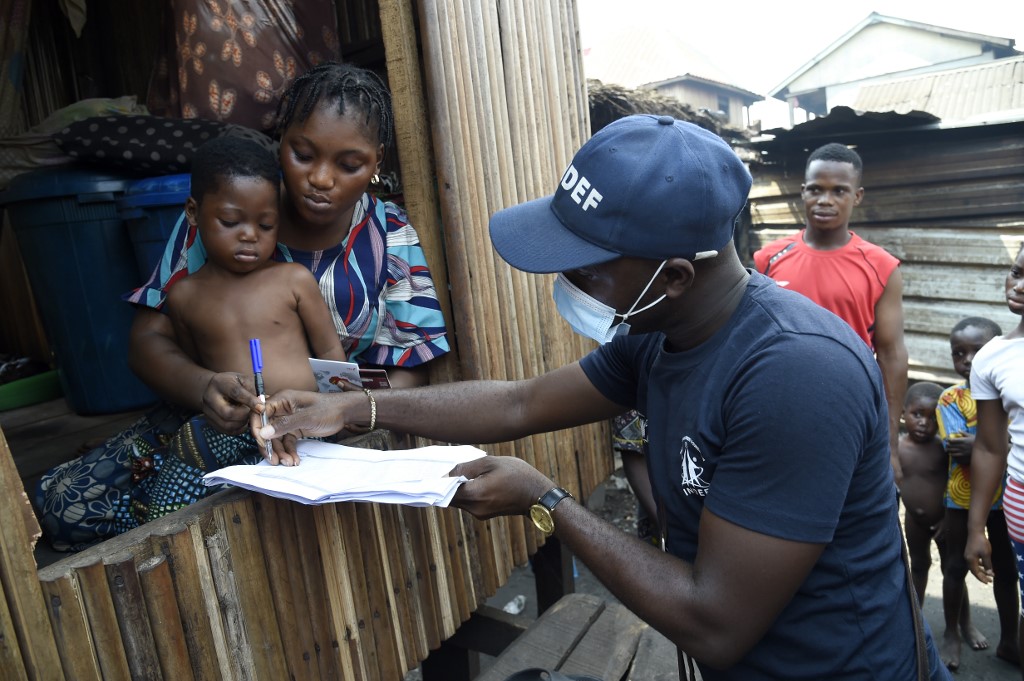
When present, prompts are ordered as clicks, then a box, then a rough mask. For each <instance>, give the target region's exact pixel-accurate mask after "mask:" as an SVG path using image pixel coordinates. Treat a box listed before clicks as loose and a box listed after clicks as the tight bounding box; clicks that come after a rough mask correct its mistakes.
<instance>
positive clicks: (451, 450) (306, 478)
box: [203, 440, 486, 506]
mask: <svg viewBox="0 0 1024 681" xmlns="http://www.w3.org/2000/svg"><path fill="white" fill-rule="evenodd" d="M297 449H298V452H299V462H300V463H299V465H298V466H271V465H269V464H268V463H267V462H265V461H262V462H260V463H258V464H256V465H254V466H248V465H243V466H228V467H227V468H221V469H220V470H217V471H213V472H212V473H207V474H206V475H205V476H204V477H203V482H205V483H206V485H207V486H211V485H220V484H229V485H234V486H236V487H243V488H245V489H249V490H253V491H254V492H261V493H263V494H268V495H270V496H272V497H280V498H281V499H291V500H292V501H298V502H300V503H303V504H327V503H332V502H335V501H376V502H379V503H382V504H405V505H407V506H447V505H448V504H449V502H451V500H452V497H453V496H455V491H456V490H457V489H458V487H459V485H461V484H462V483H463V482H465V481H466V478H465V477H461V476H460V477H457V478H449V477H446V476H447V475H448V472H449V471H451V469H452V468H454V467H455V465H456V464H460V463H464V462H466V461H472V460H473V459H478V458H480V457H481V456H486V452H483V451H481V450H479V449H477V448H476V447H470V446H469V445H460V446H454V447H447V446H438V445H434V446H431V447H422V448H419V449H396V450H390V451H381V450H378V449H362V448H359V447H347V446H345V445H335V444H329V443H326V442H319V441H317V440H299V442H298V446H297Z"/></svg>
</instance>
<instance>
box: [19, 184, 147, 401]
mask: <svg viewBox="0 0 1024 681" xmlns="http://www.w3.org/2000/svg"><path fill="white" fill-rule="evenodd" d="M130 181H131V178H128V177H123V176H118V175H113V174H109V173H103V172H95V171H90V170H82V169H47V170H38V171H33V172H30V173H24V174H22V175H19V176H17V177H15V178H14V179H13V180H12V181H11V183H10V185H9V186H8V188H7V190H6V191H4V192H3V193H0V204H3V205H5V206H6V208H7V211H8V214H9V215H10V221H11V226H12V227H13V228H14V233H15V236H16V237H17V240H18V246H19V248H20V250H21V255H22V259H23V260H24V262H25V269H26V271H27V272H28V278H29V283H30V284H31V285H32V292H33V294H34V296H35V299H36V304H37V305H38V306H39V312H40V316H41V317H42V321H43V325H44V327H45V328H46V332H47V336H48V338H49V341H50V346H51V349H52V351H53V354H54V356H55V358H56V361H57V368H58V371H59V373H60V382H61V386H62V387H63V389H64V396H65V397H66V398H67V401H68V404H69V405H70V406H71V408H72V409H73V410H74V411H76V412H77V413H79V414H102V413H112V412H119V411H128V410H131V409H137V408H140V407H143V406H145V405H147V404H151V403H153V402H155V401H156V399H157V398H156V396H155V395H154V394H153V393H152V392H151V391H150V390H149V389H148V388H147V387H146V386H145V385H144V384H143V383H142V381H140V380H139V379H138V378H137V377H136V376H135V374H133V373H132V371H131V369H129V368H128V363H127V361H126V358H127V354H128V333H129V329H130V327H131V322H132V316H133V314H134V310H133V309H132V306H131V305H129V304H128V303H125V302H124V301H122V300H121V296H122V294H124V293H126V292H127V291H130V290H131V289H133V288H135V287H136V286H138V285H139V284H140V283H141V279H140V277H139V270H138V267H136V265H135V258H134V256H133V254H132V246H131V241H130V240H129V238H128V233H127V232H126V230H125V227H124V222H123V221H122V220H121V217H120V215H119V214H118V211H117V204H116V201H117V199H118V198H119V197H120V196H121V195H123V194H124V191H125V187H126V186H127V185H128V183H129V182H130Z"/></svg>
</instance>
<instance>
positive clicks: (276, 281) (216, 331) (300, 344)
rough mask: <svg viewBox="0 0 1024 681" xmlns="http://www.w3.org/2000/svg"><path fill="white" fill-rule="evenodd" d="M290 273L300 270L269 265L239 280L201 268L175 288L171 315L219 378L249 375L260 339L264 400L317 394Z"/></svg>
mask: <svg viewBox="0 0 1024 681" xmlns="http://www.w3.org/2000/svg"><path fill="white" fill-rule="evenodd" d="M294 267H299V268H301V267H302V266H301V265H292V264H285V263H268V265H267V266H265V267H262V268H260V269H258V270H256V271H254V272H251V273H249V274H246V275H243V276H238V275H235V276H224V275H223V274H220V273H217V272H216V271H215V270H210V271H208V270H207V269H205V268H204V269H202V270H199V271H198V272H196V273H194V274H192V275H190V276H189V277H187V278H186V279H183V280H182V281H181V282H179V283H178V284H175V286H174V290H173V294H174V296H175V297H174V303H175V305H174V309H173V314H175V315H177V316H178V317H179V320H180V322H181V324H183V325H184V326H185V328H187V329H188V332H189V333H190V335H191V337H192V341H193V343H194V345H195V347H194V351H195V353H196V354H198V360H199V362H200V364H202V365H203V366H204V367H206V368H207V369H210V370H212V371H217V372H223V371H233V372H237V373H241V374H251V373H252V361H251V357H250V354H249V340H250V339H252V338H259V339H260V345H261V346H262V350H263V380H264V384H265V387H266V391H267V393H268V394H271V393H274V392H277V391H279V390H284V389H286V388H295V389H301V390H313V391H315V390H316V389H317V388H316V380H315V379H314V378H313V371H312V369H311V368H310V365H309V357H310V355H311V351H310V348H309V342H308V339H307V337H306V332H305V329H304V327H303V323H302V319H301V317H300V316H299V310H298V301H299V298H298V294H297V292H296V290H295V288H296V287H295V286H294V285H293V271H292V270H291V268H294ZM307 274H308V272H307ZM179 287H183V288H182V289H181V290H179Z"/></svg>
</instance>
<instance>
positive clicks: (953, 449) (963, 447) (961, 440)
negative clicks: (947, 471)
mask: <svg viewBox="0 0 1024 681" xmlns="http://www.w3.org/2000/svg"><path fill="white" fill-rule="evenodd" d="M945 443H946V452H948V453H949V455H950V456H951V457H953V460H954V461H956V462H957V463H958V464H960V465H961V466H968V465H970V463H971V451H972V450H973V449H974V436H973V435H970V434H968V433H953V434H952V435H951V437H950V438H949V439H947V440H946V441H945Z"/></svg>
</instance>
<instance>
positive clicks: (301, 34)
mask: <svg viewBox="0 0 1024 681" xmlns="http://www.w3.org/2000/svg"><path fill="white" fill-rule="evenodd" d="M169 4H170V10H169V11H170V14H171V16H170V17H169V22H168V23H169V32H168V33H167V35H166V36H165V41H166V45H167V49H165V50H163V54H162V56H161V57H160V58H159V59H158V62H157V66H156V70H155V73H154V79H153V81H152V82H151V84H150V91H149V96H148V101H147V104H148V106H149V110H150V111H151V112H152V113H154V114H156V115H164V116H169V117H173V118H205V119H209V120H214V121H220V122H223V123H237V124H239V125H244V126H247V127H250V128H254V129H256V130H264V131H267V130H269V129H270V127H271V125H272V123H273V117H274V113H275V111H276V110H277V102H278V100H279V99H280V97H281V94H282V93H283V92H284V90H285V88H286V87H287V86H288V84H289V83H290V82H291V81H292V80H293V79H294V78H295V76H296V75H297V74H300V73H303V72H304V71H306V70H308V69H309V68H310V67H312V66H315V65H316V64H319V63H320V62H322V61H324V60H337V59H339V58H340V48H339V44H338V25H337V14H336V11H335V7H334V2H333V1H332V0H317V1H316V2H301V3H300V2H293V1H289V0H171V2H170V3H169Z"/></svg>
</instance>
